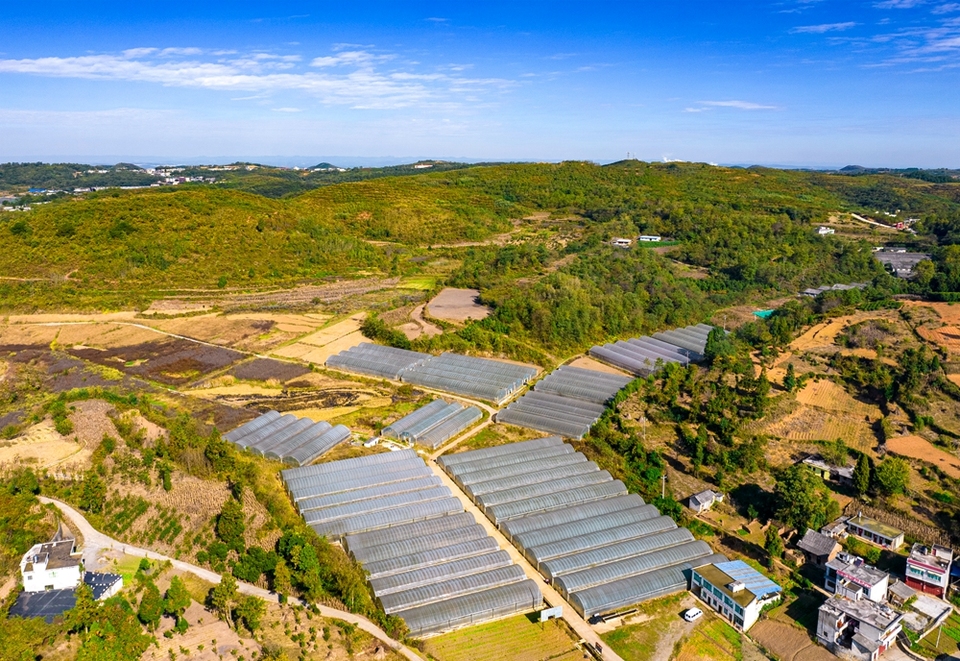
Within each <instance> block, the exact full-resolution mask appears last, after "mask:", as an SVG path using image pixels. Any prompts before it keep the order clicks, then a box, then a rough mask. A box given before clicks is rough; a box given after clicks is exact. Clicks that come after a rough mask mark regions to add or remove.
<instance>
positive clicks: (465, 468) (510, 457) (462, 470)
mask: <svg viewBox="0 0 960 661" xmlns="http://www.w3.org/2000/svg"><path fill="white" fill-rule="evenodd" d="M553 438H557V440H558V441H559V437H553ZM573 452H574V449H573V447H572V446H570V445H567V444H565V443H564V444H560V443H557V444H555V445H548V446H546V447H542V448H536V451H535V452H510V453H504V454H498V455H493V456H489V457H478V458H477V459H476V460H474V461H460V462H458V463H455V464H449V463H441V464H440V465H441V466H442V467H443V469H444V470H445V471H446V472H447V474H448V475H450V476H451V477H457V476H459V475H465V474H466V473H476V472H478V471H484V470H488V469H490V468H499V467H500V466H510V465H512V464H524V463H529V462H530V461H532V460H533V459H546V458H548V457H554V456H557V455H562V454H573ZM471 454H473V453H472V452H466V453H464V454H462V455H454V456H457V457H466V456H468V455H471ZM441 459H442V457H441Z"/></svg>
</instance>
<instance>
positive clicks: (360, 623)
mask: <svg viewBox="0 0 960 661" xmlns="http://www.w3.org/2000/svg"><path fill="white" fill-rule="evenodd" d="M39 499H40V502H41V503H44V504H53V505H55V506H56V507H58V508H59V509H60V511H61V512H63V514H64V516H66V517H67V519H69V520H70V523H71V524H73V526H74V527H75V528H76V529H77V530H78V531H79V532H80V534H81V535H83V562H84V566H86V567H90V568H94V567H96V566H97V562H98V558H99V555H100V553H101V552H102V551H120V552H122V553H125V554H127V555H132V556H137V557H142V558H151V559H153V560H160V561H162V562H170V564H171V565H173V567H174V568H176V569H179V570H180V571H183V572H187V573H190V574H193V575H194V576H197V577H199V578H201V579H203V580H205V581H207V582H209V583H214V584H216V583H219V582H220V579H221V577H220V574H217V573H216V572H212V571H210V570H209V569H204V568H203V567H198V566H196V565H191V564H190V563H188V562H183V561H182V560H175V559H173V558H170V557H167V556H165V555H162V554H160V553H156V552H154V551H150V550H148V549H141V548H138V547H136V546H130V545H129V544H124V543H123V542H120V541H118V540H116V539H113V538H112V537H109V536H107V535H104V534H103V533H102V532H100V531H99V530H97V529H96V528H94V527H93V526H92V525H90V522H89V521H87V519H86V518H85V517H84V516H83V515H82V514H81V513H80V512H78V511H77V510H75V509H73V508H72V507H70V506H69V505H67V504H66V503H62V502H60V501H59V500H54V499H52V498H46V497H44V496H39ZM237 586H238V589H239V591H240V592H242V593H243V594H248V595H252V596H255V597H260V598H261V599H264V600H266V601H272V602H279V598H278V596H277V595H276V594H275V593H273V592H270V591H269V590H264V589H263V588H258V587H256V586H255V585H250V584H249V583H242V582H240V581H237ZM318 608H319V609H320V615H322V616H323V617H331V618H335V619H338V620H343V621H344V622H349V623H350V624H354V625H356V626H357V627H358V628H360V629H362V630H363V631H366V632H367V633H368V634H370V635H371V636H373V637H374V638H376V639H377V640H379V641H381V642H383V643H384V644H386V645H388V646H389V647H390V648H391V649H393V650H395V651H396V652H398V653H399V654H402V655H403V656H405V657H406V658H407V659H409V660H410V661H423V658H422V657H420V656H419V655H418V654H417V653H416V652H414V651H413V650H411V649H410V648H409V647H407V646H406V645H404V644H403V643H401V642H399V641H397V640H394V639H393V638H391V637H390V636H388V635H387V633H386V632H385V631H384V630H383V629H381V628H380V627H378V626H377V625H376V624H374V623H373V622H371V621H370V620H368V619H367V618H365V617H361V616H360V615H356V614H355V613H348V612H347V611H341V610H337V609H335V608H328V607H327V606H318Z"/></svg>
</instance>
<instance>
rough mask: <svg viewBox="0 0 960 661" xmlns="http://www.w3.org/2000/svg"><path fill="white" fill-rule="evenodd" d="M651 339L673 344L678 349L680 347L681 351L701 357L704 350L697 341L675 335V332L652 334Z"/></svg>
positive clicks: (678, 334)
mask: <svg viewBox="0 0 960 661" xmlns="http://www.w3.org/2000/svg"><path fill="white" fill-rule="evenodd" d="M653 337H654V339H657V340H663V341H664V342H669V343H670V344H675V345H677V346H678V347H681V348H683V349H688V350H690V351H693V352H695V353H697V354H700V355H702V352H703V350H704V347H703V346H702V345H701V343H700V342H699V341H697V340H693V339H690V338H688V337H685V336H684V335H681V334H680V333H677V332H675V331H666V332H663V333H654V334H653Z"/></svg>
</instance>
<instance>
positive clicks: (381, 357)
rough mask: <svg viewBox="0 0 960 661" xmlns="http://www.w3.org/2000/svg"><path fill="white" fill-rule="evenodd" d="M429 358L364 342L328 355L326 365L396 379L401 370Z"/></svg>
mask: <svg viewBox="0 0 960 661" xmlns="http://www.w3.org/2000/svg"><path fill="white" fill-rule="evenodd" d="M430 359H431V356H430V355H429V354H425V353H418V352H416V351H407V350H406V349H396V348H394V347H385V346H383V345H379V344H371V343H369V342H364V343H361V344H359V345H357V346H355V347H353V348H351V349H347V350H346V351H341V352H340V353H338V354H336V355H333V356H330V357H329V358H327V362H326V365H327V367H332V368H335V369H343V370H346V371H349V372H358V373H360V374H367V375H370V376H381V377H384V378H387V379H398V378H399V376H400V373H401V372H402V371H403V370H405V369H409V368H410V367H413V366H415V365H419V364H422V363H424V362H427V361H429V360H430Z"/></svg>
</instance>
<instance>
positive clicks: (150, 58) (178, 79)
mask: <svg viewBox="0 0 960 661" xmlns="http://www.w3.org/2000/svg"><path fill="white" fill-rule="evenodd" d="M221 53H222V51H221ZM210 55H213V53H210V54H208V55H206V56H204V54H203V52H202V51H200V49H194V48H165V49H162V50H161V49H157V48H134V49H129V50H126V51H123V52H122V53H120V54H107V53H104V54H94V55H82V56H77V57H40V58H34V59H19V60H18V59H0V73H16V74H24V75H34V76H45V77H52V78H74V79H86V80H114V81H131V82H140V83H153V84H158V85H163V86H165V87H186V88H201V89H208V90H219V91H231V92H247V93H251V94H253V95H255V96H263V95H270V94H273V93H278V92H282V91H293V92H300V93H303V94H306V95H309V96H312V97H314V98H316V99H318V100H319V101H320V102H321V103H324V104H337V105H348V106H352V107H355V108H379V109H388V108H402V107H410V106H413V105H417V104H421V103H426V102H430V103H431V104H433V105H434V106H438V105H446V106H448V107H449V106H451V104H452V105H456V104H458V103H460V102H465V101H466V100H467V99H465V98H463V95H465V94H475V93H477V92H479V91H480V90H483V89H507V88H509V87H511V86H513V85H514V83H513V82H512V81H509V80H504V79H497V78H465V77H462V76H460V75H457V74H455V73H454V74H444V73H437V72H435V71H434V72H419V71H410V70H407V71H404V70H393V71H389V72H382V71H379V70H378V69H377V67H378V65H382V64H383V63H385V62H387V61H390V60H392V59H393V58H394V56H393V55H391V54H379V53H372V52H370V51H369V50H358V49H352V50H347V49H341V50H338V51H337V52H336V53H335V54H334V55H328V56H323V57H318V58H314V59H313V60H311V61H310V65H311V67H312V68H313V69H319V71H317V70H310V69H303V68H302V67H303V65H302V63H301V59H302V58H301V56H300V55H290V54H285V55H281V54H276V53H270V52H251V53H244V54H237V55H233V56H226V55H224V56H219V55H218V56H217V57H213V58H211V57H210ZM458 95H459V96H458ZM235 98H244V97H243V96H238V97H235Z"/></svg>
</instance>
